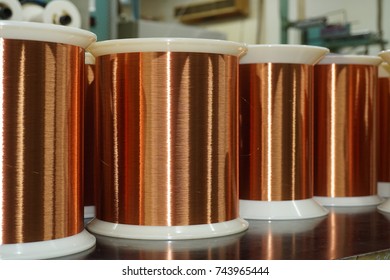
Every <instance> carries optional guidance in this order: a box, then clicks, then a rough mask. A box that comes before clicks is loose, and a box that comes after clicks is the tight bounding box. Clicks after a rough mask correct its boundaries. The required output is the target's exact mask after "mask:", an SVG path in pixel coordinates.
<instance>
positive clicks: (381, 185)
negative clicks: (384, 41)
mask: <svg viewBox="0 0 390 280" xmlns="http://www.w3.org/2000/svg"><path fill="white" fill-rule="evenodd" d="M379 56H380V57H381V58H382V59H383V60H384V61H385V62H386V63H387V67H388V66H389V64H388V63H390V51H388V50H387V51H382V52H380V53H379ZM379 70H382V69H381V68H379ZM387 71H389V69H388V68H387ZM386 74H387V73H386ZM379 76H380V77H382V76H383V75H379ZM384 76H387V75H384ZM382 83H384V84H385V85H383V84H382ZM382 83H381V84H379V86H378V87H379V90H381V91H382V89H383V90H384V91H385V90H386V88H387V83H386V82H385V81H383V82H382ZM382 86H383V87H382ZM389 88H390V86H389ZM389 88H387V89H388V90H390V89H389ZM380 95H381V96H380V97H379V99H380V98H385V97H384V96H386V93H385V94H383V93H382V94H381V93H380ZM384 102H386V101H384ZM381 105H382V104H381ZM378 110H380V111H379V114H382V113H384V114H385V111H384V110H385V109H384V108H382V107H379V108H378ZM383 118H384V120H381V119H379V129H380V131H379V133H380V136H379V141H380V142H379V145H380V146H379V147H378V151H380V152H381V153H382V154H381V155H380V156H378V157H379V160H380V161H379V165H380V166H379V169H380V172H381V173H379V172H378V194H379V195H381V196H383V197H390V184H389V182H388V181H384V182H383V181H381V180H382V178H384V177H382V175H384V173H385V172H384V173H382V168H383V169H384V170H386V168H385V166H386V164H387V162H386V161H387V160H388V159H387V158H386V154H385V153H386V152H387V147H388V142H386V143H384V142H385V140H384V139H383V140H382V137H383V138H387V131H388V130H386V129H385V128H383V126H384V122H385V120H387V119H388V117H387V115H386V116H384V117H383ZM387 129H388V128H387ZM382 141H383V142H382ZM382 145H384V147H383V146H382ZM385 162H386V163H385ZM378 210H380V211H383V212H387V213H390V199H387V200H386V201H385V202H384V203H382V204H381V205H379V206H378Z"/></svg>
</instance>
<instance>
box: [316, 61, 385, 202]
mask: <svg viewBox="0 0 390 280" xmlns="http://www.w3.org/2000/svg"><path fill="white" fill-rule="evenodd" d="M377 71H378V70H377V67H376V66H372V65H348V64H324V65H316V66H315V83H314V84H315V90H314V93H315V110H314V112H315V116H314V118H315V133H314V134H315V148H314V153H315V164H314V170H315V173H314V174H315V176H314V178H315V179H314V182H315V183H314V194H315V195H316V196H329V197H350V196H369V195H376V184H377V181H376V178H377V174H376V173H377V169H376V166H377V159H376V122H375V119H376V117H375V114H376V110H375V108H376V102H377V101H376V81H377V80H376V79H377Z"/></svg>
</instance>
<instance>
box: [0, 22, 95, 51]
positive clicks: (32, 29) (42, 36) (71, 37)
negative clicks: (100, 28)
mask: <svg viewBox="0 0 390 280" xmlns="http://www.w3.org/2000/svg"><path fill="white" fill-rule="evenodd" d="M0 38H3V39H14V40H27V41H41V42H50V43H59V44H67V45H74V46H78V47H81V48H83V49H86V48H87V47H88V46H89V45H90V44H92V43H93V42H95V41H96V35H95V34H94V33H92V32H90V31H87V30H83V29H79V28H76V27H70V26H62V25H56V24H50V23H40V22H22V21H8V20H5V21H0Z"/></svg>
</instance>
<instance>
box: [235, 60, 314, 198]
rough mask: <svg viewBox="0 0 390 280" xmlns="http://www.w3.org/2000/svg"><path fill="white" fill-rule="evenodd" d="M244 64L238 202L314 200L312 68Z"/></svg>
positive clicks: (271, 64) (302, 65) (299, 65)
mask: <svg viewBox="0 0 390 280" xmlns="http://www.w3.org/2000/svg"><path fill="white" fill-rule="evenodd" d="M312 67H313V66H311V65H305V64H283V63H259V64H241V65H240V198H241V199H247V200H263V201H282V200H297V199H306V198H311V197H312V189H313V185H312V179H313V176H312V172H313V169H312V140H313V139H312V94H311V89H312V69H313V68H312Z"/></svg>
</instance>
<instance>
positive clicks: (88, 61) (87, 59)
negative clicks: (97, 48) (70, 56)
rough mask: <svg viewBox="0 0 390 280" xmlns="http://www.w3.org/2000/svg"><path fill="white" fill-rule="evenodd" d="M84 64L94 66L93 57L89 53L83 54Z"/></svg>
mask: <svg viewBox="0 0 390 280" xmlns="http://www.w3.org/2000/svg"><path fill="white" fill-rule="evenodd" d="M85 64H89V65H94V64H95V57H94V56H93V55H92V54H91V53H90V52H85Z"/></svg>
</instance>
